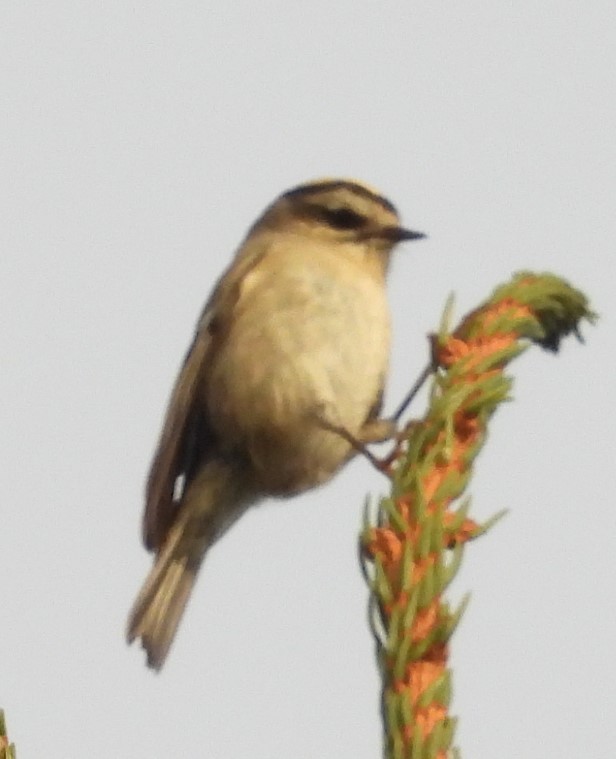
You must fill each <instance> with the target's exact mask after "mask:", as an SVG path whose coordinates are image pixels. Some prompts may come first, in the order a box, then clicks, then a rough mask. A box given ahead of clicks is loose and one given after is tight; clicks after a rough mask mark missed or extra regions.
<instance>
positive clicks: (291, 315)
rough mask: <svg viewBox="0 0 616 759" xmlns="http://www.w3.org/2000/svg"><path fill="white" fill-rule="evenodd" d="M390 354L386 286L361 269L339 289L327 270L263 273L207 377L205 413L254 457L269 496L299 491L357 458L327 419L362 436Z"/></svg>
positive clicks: (242, 301)
mask: <svg viewBox="0 0 616 759" xmlns="http://www.w3.org/2000/svg"><path fill="white" fill-rule="evenodd" d="M315 263H317V264H318V262H315ZM289 268H290V267H289ZM388 357H389V311H388V307H387V303H386V298H385V291H384V287H383V285H382V283H379V282H376V281H374V279H372V278H370V277H366V276H363V275H360V272H358V273H357V276H351V277H348V278H347V279H346V282H345V284H344V285H342V284H340V281H339V277H337V276H336V270H335V269H334V270H332V268H331V267H330V266H328V265H326V266H319V265H312V266H308V267H303V269H302V272H301V276H299V275H298V272H297V270H296V269H290V270H285V269H284V268H283V269H282V270H281V269H278V270H276V271H271V272H267V271H265V272H258V273H257V274H256V275H255V276H254V280H253V281H252V282H249V283H248V286H247V287H246V288H245V292H243V293H242V297H241V298H240V301H239V303H238V307H237V309H236V311H235V316H234V320H233V324H232V327H231V329H230V331H229V333H228V337H227V339H225V341H224V343H223V344H222V345H221V348H220V350H219V351H217V352H216V355H215V357H214V360H213V363H212V365H211V371H210V372H208V375H209V376H208V383H209V386H208V390H207V392H206V397H207V399H208V404H207V405H208V416H209V418H210V420H211V423H212V426H213V427H214V429H215V430H216V431H217V432H218V433H219V436H220V437H221V438H222V439H224V440H226V441H229V444H230V446H231V447H233V448H235V449H238V450H240V451H242V452H243V453H245V454H247V456H248V459H249V460H250V461H251V463H252V466H253V468H254V471H255V475H256V476H257V479H258V482H259V484H260V486H261V487H262V488H263V490H264V491H265V492H268V493H271V494H273V495H288V494H291V493H296V492H300V491H302V490H304V489H306V488H310V487H314V486H315V485H318V484H320V483H322V482H324V481H326V480H328V479H329V478H330V477H331V476H332V474H334V472H336V470H337V469H338V468H339V467H340V466H341V465H342V464H343V463H344V462H345V461H346V460H347V459H348V457H349V456H350V454H351V453H352V449H351V447H350V445H349V444H348V442H347V441H346V440H344V439H343V438H342V437H341V436H340V435H338V434H337V433H335V432H332V431H329V430H326V429H324V428H323V426H322V425H321V424H320V422H321V420H325V421H326V422H329V423H331V424H335V425H338V426H343V427H344V428H345V429H347V430H348V431H349V432H350V433H352V434H355V435H356V434H357V433H358V431H359V429H360V428H361V426H362V425H363V423H364V422H365V421H366V419H367V417H368V415H369V413H370V410H371V409H372V408H373V406H374V404H375V402H376V401H377V398H378V396H379V393H380V391H381V388H382V382H383V377H384V376H385V374H386V371H387V364H388Z"/></svg>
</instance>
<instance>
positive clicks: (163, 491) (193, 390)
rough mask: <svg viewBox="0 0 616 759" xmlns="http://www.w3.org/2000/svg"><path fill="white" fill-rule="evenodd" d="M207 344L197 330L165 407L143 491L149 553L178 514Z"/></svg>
mask: <svg viewBox="0 0 616 759" xmlns="http://www.w3.org/2000/svg"><path fill="white" fill-rule="evenodd" d="M210 343H211V335H210V333H209V332H208V330H206V329H200V330H199V331H198V332H197V334H196V335H195V339H194V341H193V344H192V345H191V347H190V348H189V350H188V353H187V354H186V358H185V359H184V364H183V365H182V368H181V369H180V373H179V375H178V378H177V380H176V382H175V386H174V388H173V392H172V394H171V398H170V400H169V405H168V406H167V413H166V415H165V421H164V423H163V429H162V432H161V434H160V438H159V441H158V446H157V448H156V452H155V453H154V458H153V459H152V464H151V466H150V472H149V475H148V480H147V484H146V491H145V511H144V514H143V542H144V543H145V545H146V548H148V549H149V550H155V549H157V548H159V546H160V545H161V544H162V542H163V541H164V539H165V536H166V534H167V532H168V530H169V527H170V526H171V524H172V523H173V521H174V518H175V515H176V512H177V502H175V501H174V491H175V486H176V481H177V479H178V477H180V476H181V475H184V476H186V474H187V472H186V469H187V466H188V465H189V460H190V459H191V458H192V455H191V451H190V447H191V439H192V440H194V438H195V434H196V433H197V430H195V429H194V423H195V419H196V418H198V417H200V416H201V414H200V409H199V408H198V406H197V402H198V398H199V385H200V383H201V381H202V378H203V371H204V369H205V367H206V365H207V354H208V349H209V347H210Z"/></svg>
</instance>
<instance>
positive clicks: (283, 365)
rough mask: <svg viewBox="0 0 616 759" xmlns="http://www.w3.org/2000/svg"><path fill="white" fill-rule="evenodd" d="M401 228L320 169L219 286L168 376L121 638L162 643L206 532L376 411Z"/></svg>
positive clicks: (384, 204)
mask: <svg viewBox="0 0 616 759" xmlns="http://www.w3.org/2000/svg"><path fill="white" fill-rule="evenodd" d="M422 237H425V235H424V234H422V233H420V232H416V231H413V230H411V229H407V228H405V227H403V226H402V225H401V223H400V219H399V216H398V212H397V211H396V208H395V206H394V205H393V204H392V203H391V201H389V200H388V199H387V198H386V197H384V196H383V195H382V194H380V193H379V192H378V191H377V190H375V189H374V188H372V187H371V186H369V185H367V184H364V183H362V182H359V181H356V180H350V179H319V180H315V181H310V182H307V183H305V184H301V185H299V186H297V187H294V188H292V189H290V190H288V191H286V192H284V193H283V194H282V195H280V196H279V197H278V198H277V199H276V200H275V201H274V202H273V203H271V205H269V206H268V207H267V208H266V209H265V211H264V212H263V214H262V215H261V216H260V217H259V218H258V219H257V220H256V221H255V222H254V224H253V225H252V227H250V229H249V230H248V233H247V235H246V237H245V238H244V241H243V242H242V243H241V245H240V246H239V248H238V250H237V252H236V254H235V256H234V258H233V260H232V262H231V264H230V265H229V267H228V268H227V270H226V271H225V272H224V273H223V275H222V276H221V277H220V279H219V280H218V282H217V284H216V285H215V286H214V288H213V291H212V293H211V295H210V298H209V300H208V301H207V303H206V305H205V308H204V309H203V311H202V313H201V316H200V318H199V320H198V323H197V327H196V330H195V334H194V337H193V340H192V344H191V345H190V348H189V350H188V352H187V354H186V357H185V359H184V362H183V365H182V366H181V369H180V371H179V374H178V377H177V380H176V383H175V386H174V388H173V390H172V393H171V397H170V400H169V404H168V407H167V411H166V415H165V418H164V421H163V425H162V431H161V433H160V438H159V440H158V444H157V447H156V449H155V452H154V456H153V460H152V463H151V467H150V470H149V475H148V478H147V482H146V489H145V490H146V492H145V509H144V515H143V525H142V530H143V541H144V544H145V546H146V548H147V549H148V550H149V551H151V552H153V553H154V563H153V566H152V569H151V571H150V573H149V575H148V576H147V578H146V580H145V582H144V584H143V586H142V588H141V591H140V592H139V594H138V596H137V599H136V601H135V603H134V605H133V607H132V609H131V611H130V614H129V619H128V625H127V633H126V635H127V640H128V642H129V643H131V642H133V641H134V640H135V639H137V638H139V639H141V644H142V646H143V648H144V649H145V652H146V659H147V664H148V666H149V667H151V668H153V669H154V670H160V669H161V667H162V666H163V663H164V662H165V659H166V658H167V655H168V653H169V649H170V646H171V644H172V641H173V639H174V637H175V634H176V632H177V629H178V625H179V623H180V620H181V617H182V615H183V612H184V609H185V606H186V603H187V601H188V599H189V597H190V595H191V591H192V589H193V586H194V583H195V580H196V577H197V574H198V572H199V569H200V567H201V565H202V562H203V560H204V558H205V556H206V554H207V552H208V550H209V549H210V547H211V546H212V545H213V544H214V543H215V542H216V541H217V540H218V539H219V538H220V537H221V536H222V535H223V533H225V532H226V530H228V529H229V527H231V525H232V524H233V523H234V522H235V521H236V520H237V519H238V518H239V517H241V516H242V514H244V512H245V511H246V510H247V509H248V508H249V507H250V506H252V505H255V504H257V503H259V502H261V501H263V500H264V499H266V498H269V497H274V498H289V497H291V496H294V495H297V494H299V493H302V492H304V491H307V490H309V489H311V488H316V487H318V486H320V485H322V484H324V483H326V482H327V481H328V480H330V479H331V478H332V477H333V476H334V475H335V474H336V473H337V472H338V470H339V469H340V468H341V467H343V466H344V464H346V463H347V462H348V461H349V460H350V459H351V458H352V457H353V456H354V455H355V454H356V453H357V452H358V450H361V449H362V447H363V446H366V445H368V444H369V443H372V442H381V441H385V440H388V439H390V438H391V437H392V436H394V435H395V432H396V423H395V421H393V420H392V419H382V418H381V417H380V412H381V408H382V403H383V393H384V385H385V382H386V378H387V373H388V364H389V352H390V309H389V306H388V302H387V294H386V280H387V273H388V269H389V263H390V259H391V254H392V251H393V250H394V248H395V247H396V246H397V245H398V244H399V243H402V242H404V241H407V240H417V239H420V238H422Z"/></svg>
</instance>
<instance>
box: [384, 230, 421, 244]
mask: <svg viewBox="0 0 616 759" xmlns="http://www.w3.org/2000/svg"><path fill="white" fill-rule="evenodd" d="M383 233H384V235H383V236H384V237H385V238H386V239H387V240H391V241H392V242H402V241H403V240H423V238H424V237H426V235H425V234H424V233H423V232H415V231H413V230H412V229H405V228H404V227H386V228H385V229H384V230H383Z"/></svg>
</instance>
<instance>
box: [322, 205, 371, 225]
mask: <svg viewBox="0 0 616 759" xmlns="http://www.w3.org/2000/svg"><path fill="white" fill-rule="evenodd" d="M323 216H324V218H325V221H326V222H327V223H328V224H329V225H330V227H334V229H359V228H360V227H363V226H364V224H365V223H366V219H365V217H364V216H362V215H361V214H359V213H356V212H355V211H351V209H350V208H326V209H323Z"/></svg>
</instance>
